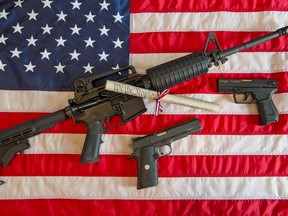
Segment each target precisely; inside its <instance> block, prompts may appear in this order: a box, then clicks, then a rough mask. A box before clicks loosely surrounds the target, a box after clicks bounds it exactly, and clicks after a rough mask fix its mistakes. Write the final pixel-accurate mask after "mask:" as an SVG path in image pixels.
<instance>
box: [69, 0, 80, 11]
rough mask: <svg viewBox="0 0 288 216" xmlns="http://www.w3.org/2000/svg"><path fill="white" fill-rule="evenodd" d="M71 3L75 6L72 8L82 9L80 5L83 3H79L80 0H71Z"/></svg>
mask: <svg viewBox="0 0 288 216" xmlns="http://www.w3.org/2000/svg"><path fill="white" fill-rule="evenodd" d="M71 4H72V5H73V8H72V9H75V8H77V9H79V10H80V5H81V4H82V3H79V2H78V0H76V1H75V2H71Z"/></svg>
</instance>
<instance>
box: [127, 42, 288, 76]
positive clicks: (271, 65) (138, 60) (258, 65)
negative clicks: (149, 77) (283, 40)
mask: <svg viewBox="0 0 288 216" xmlns="http://www.w3.org/2000/svg"><path fill="white" fill-rule="evenodd" d="M267 49H269V47H267ZM201 51H202V50H201ZM187 54H189V53H157V54H151V53H149V54H130V61H131V64H132V65H134V66H135V68H136V70H137V72H138V73H140V74H145V73H146V70H147V69H148V68H151V67H154V66H156V65H159V64H162V63H165V62H168V61H171V60H174V59H176V58H179V57H182V56H184V55H187ZM228 59H229V60H228V62H226V63H225V64H221V65H219V66H218V67H212V68H210V69H209V73H273V72H287V71H288V61H287V59H288V52H253V53H250V52H240V53H236V54H235V55H232V56H229V57H228Z"/></svg>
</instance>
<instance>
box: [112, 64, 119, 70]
mask: <svg viewBox="0 0 288 216" xmlns="http://www.w3.org/2000/svg"><path fill="white" fill-rule="evenodd" d="M119 68H120V67H119V64H117V65H116V66H115V67H112V70H117V69H119Z"/></svg>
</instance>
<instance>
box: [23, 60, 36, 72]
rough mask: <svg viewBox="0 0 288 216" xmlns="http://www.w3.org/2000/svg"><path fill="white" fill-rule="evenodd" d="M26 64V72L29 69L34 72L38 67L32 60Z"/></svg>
mask: <svg viewBox="0 0 288 216" xmlns="http://www.w3.org/2000/svg"><path fill="white" fill-rule="evenodd" d="M24 66H25V67H26V71H25V72H28V71H31V72H34V68H35V67H36V65H32V63H31V61H30V62H29V64H28V65H24Z"/></svg>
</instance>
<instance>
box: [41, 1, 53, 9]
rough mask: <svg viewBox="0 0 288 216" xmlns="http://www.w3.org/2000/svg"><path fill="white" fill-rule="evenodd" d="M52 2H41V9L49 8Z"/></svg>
mask: <svg viewBox="0 0 288 216" xmlns="http://www.w3.org/2000/svg"><path fill="white" fill-rule="evenodd" d="M52 2H53V1H49V0H44V1H42V3H43V4H44V6H43V8H45V7H48V8H51V3H52Z"/></svg>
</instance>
